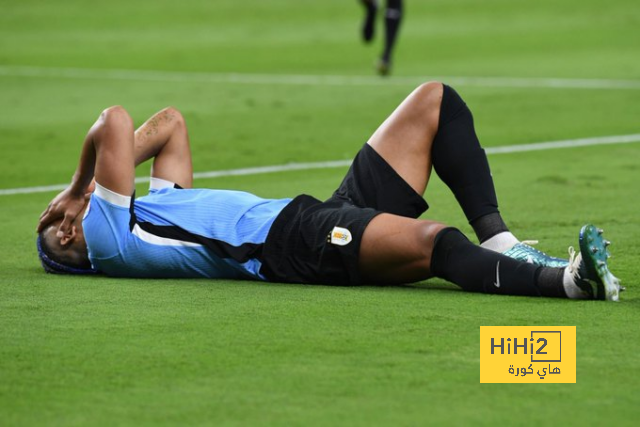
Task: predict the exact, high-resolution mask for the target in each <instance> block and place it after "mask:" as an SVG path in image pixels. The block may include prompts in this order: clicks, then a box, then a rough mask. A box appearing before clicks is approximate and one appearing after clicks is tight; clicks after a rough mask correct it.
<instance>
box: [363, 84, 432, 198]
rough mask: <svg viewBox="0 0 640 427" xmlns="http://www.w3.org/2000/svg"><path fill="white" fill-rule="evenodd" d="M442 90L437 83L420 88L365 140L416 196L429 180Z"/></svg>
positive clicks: (421, 192)
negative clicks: (409, 186) (432, 146)
mask: <svg viewBox="0 0 640 427" xmlns="http://www.w3.org/2000/svg"><path fill="white" fill-rule="evenodd" d="M442 91H443V88H442V84H441V83H437V82H430V83H425V84H423V85H421V86H419V87H418V88H417V89H416V90H414V91H413V92H412V93H411V94H410V95H409V96H408V97H407V98H406V99H405V100H404V101H403V102H402V103H401V104H400V105H399V106H398V108H396V109H395V111H394V112H393V113H392V114H391V115H390V116H389V117H388V118H387V119H386V120H385V121H384V123H382V125H380V127H379V128H378V129H377V130H376V131H375V132H374V134H373V135H372V136H371V138H370V139H369V141H368V144H369V145H371V146H372V147H373V148H374V149H375V150H376V152H377V153H378V154H380V155H381V156H382V158H384V159H385V160H386V161H387V163H389V165H391V167H393V169H395V170H396V172H397V173H398V174H399V175H400V176H401V177H402V178H403V179H404V180H405V181H407V183H409V185H411V187H413V189H414V190H415V191H416V192H417V193H418V194H423V193H424V190H425V189H426V186H427V183H428V181H429V175H430V171H431V145H432V142H433V138H434V137H435V134H436V132H437V130H438V120H439V118H440V103H441V102H442Z"/></svg>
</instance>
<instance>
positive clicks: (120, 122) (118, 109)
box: [99, 105, 133, 128]
mask: <svg viewBox="0 0 640 427" xmlns="http://www.w3.org/2000/svg"><path fill="white" fill-rule="evenodd" d="M99 123H100V124H101V125H102V126H103V127H114V126H117V127H121V126H124V127H129V128H133V119H132V118H131V116H130V115H129V113H128V112H127V110H125V109H124V107H122V106H120V105H114V106H111V107H109V108H107V109H105V110H104V111H103V112H102V114H101V115H100V120H99Z"/></svg>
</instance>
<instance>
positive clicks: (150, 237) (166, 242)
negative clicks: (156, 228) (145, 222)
mask: <svg viewBox="0 0 640 427" xmlns="http://www.w3.org/2000/svg"><path fill="white" fill-rule="evenodd" d="M131 233H133V234H134V235H135V236H137V237H138V238H139V239H140V240H142V241H144V242H147V243H151V244H154V245H160V246H182V247H199V246H202V245H201V244H199V243H193V242H185V241H183V240H176V239H169V238H167V237H160V236H156V235H155V234H151V233H149V232H147V231H145V230H143V229H142V228H141V227H140V226H139V225H138V224H135V225H134V226H133V230H131Z"/></svg>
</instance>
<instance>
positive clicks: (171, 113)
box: [135, 107, 193, 188]
mask: <svg viewBox="0 0 640 427" xmlns="http://www.w3.org/2000/svg"><path fill="white" fill-rule="evenodd" d="M135 153H136V165H137V164H139V163H140V162H141V161H144V160H146V159H149V158H151V157H154V161H153V166H152V169H151V176H152V177H154V178H160V179H163V180H166V181H170V182H173V183H176V184H179V185H180V186H181V187H182V188H191V186H192V183H193V167H192V161H191V148H190V146H189V134H188V132H187V125H186V123H185V120H184V118H183V117H182V114H180V112H179V111H178V110H176V109H175V108H172V107H169V108H165V109H164V110H162V111H160V112H158V113H156V114H154V115H153V116H152V117H151V118H149V120H147V121H146V122H145V123H144V124H143V125H142V126H140V127H139V128H138V129H137V130H136V132H135Z"/></svg>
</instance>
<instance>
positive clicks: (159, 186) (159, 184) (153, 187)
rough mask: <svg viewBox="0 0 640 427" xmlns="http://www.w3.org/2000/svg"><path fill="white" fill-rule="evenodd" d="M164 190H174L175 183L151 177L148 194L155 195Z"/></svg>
mask: <svg viewBox="0 0 640 427" xmlns="http://www.w3.org/2000/svg"><path fill="white" fill-rule="evenodd" d="M165 188H176V183H175V182H171V181H167V180H166V179H162V178H156V177H155V176H152V177H151V179H150V180H149V194H153V193H156V192H158V191H160V190H163V189H165Z"/></svg>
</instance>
